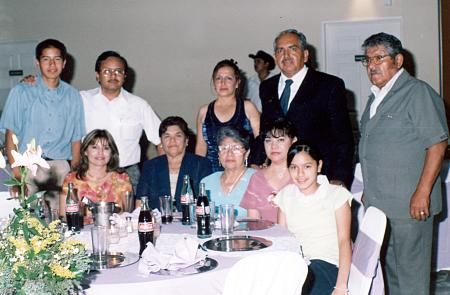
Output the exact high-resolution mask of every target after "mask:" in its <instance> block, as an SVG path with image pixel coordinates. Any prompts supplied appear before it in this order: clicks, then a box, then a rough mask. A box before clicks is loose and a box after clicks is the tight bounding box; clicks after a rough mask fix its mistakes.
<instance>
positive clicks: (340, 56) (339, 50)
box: [322, 17, 402, 130]
mask: <svg viewBox="0 0 450 295" xmlns="http://www.w3.org/2000/svg"><path fill="white" fill-rule="evenodd" d="M401 25H402V19H401V18H400V17H396V18H381V19H374V20H367V21H335V22H324V23H323V24H322V26H323V31H322V34H323V35H322V40H323V44H324V46H323V47H324V56H323V64H324V69H325V72H327V73H330V74H332V75H335V76H338V77H340V78H342V79H343V80H344V81H345V86H346V88H347V90H348V91H349V97H348V108H349V111H350V116H351V119H352V123H353V124H354V130H357V129H358V123H359V120H360V118H361V115H362V112H363V111H364V108H365V106H366V103H367V99H368V96H369V94H370V86H371V84H370V82H369V79H368V78H367V74H366V69H365V67H363V66H362V64H361V62H358V61H355V56H358V55H362V54H363V52H362V49H361V44H362V43H363V42H364V40H365V39H367V38H368V37H369V36H370V35H372V34H376V33H379V32H385V33H389V34H392V35H394V36H396V37H397V38H399V39H400V40H402V30H401Z"/></svg>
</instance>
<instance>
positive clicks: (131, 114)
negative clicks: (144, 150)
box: [80, 51, 161, 191]
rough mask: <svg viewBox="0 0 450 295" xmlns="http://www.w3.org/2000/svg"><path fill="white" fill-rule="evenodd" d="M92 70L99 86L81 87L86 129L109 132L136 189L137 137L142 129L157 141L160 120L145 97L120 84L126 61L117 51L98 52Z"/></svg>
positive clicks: (124, 75) (125, 68) (153, 140)
mask: <svg viewBox="0 0 450 295" xmlns="http://www.w3.org/2000/svg"><path fill="white" fill-rule="evenodd" d="M95 72H96V79H97V81H98V83H99V84H100V87H98V88H95V89H91V90H87V91H80V94H81V96H82V98H83V104H84V112H85V118H86V132H90V131H91V130H93V129H106V130H108V131H109V132H110V133H111V134H112V136H113V138H114V141H115V142H116V144H117V147H118V149H119V157H120V167H121V168H123V169H125V170H126V172H127V173H128V175H129V176H130V180H131V182H132V184H133V190H134V191H136V186H137V183H138V182H139V177H140V171H139V167H138V164H139V161H140V156H141V149H140V146H139V139H140V138H141V136H142V131H143V130H144V131H145V134H146V136H147V139H148V140H149V141H150V142H152V143H153V144H155V145H159V143H160V138H159V136H158V128H159V124H160V123H161V121H160V119H159V118H158V116H157V115H156V114H155V112H154V111H153V109H152V107H151V106H150V105H149V104H148V103H147V101H145V100H144V99H142V98H140V97H138V96H136V95H133V94H131V93H129V92H128V91H126V90H125V89H123V88H122V85H123V83H124V82H125V78H126V75H127V72H128V63H127V61H126V59H125V58H124V57H122V56H121V55H120V54H118V53H117V52H114V51H105V52H103V53H102V54H100V55H99V57H98V58H97V61H96V63H95Z"/></svg>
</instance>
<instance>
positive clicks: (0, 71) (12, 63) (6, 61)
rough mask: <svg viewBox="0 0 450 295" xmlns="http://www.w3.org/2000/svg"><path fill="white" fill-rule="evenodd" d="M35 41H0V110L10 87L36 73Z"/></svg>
mask: <svg viewBox="0 0 450 295" xmlns="http://www.w3.org/2000/svg"><path fill="white" fill-rule="evenodd" d="M37 43H38V42H37V41H24V42H2V43H0V111H2V110H3V106H4V105H5V102H6V98H7V97H8V93H9V91H10V90H11V88H13V87H14V85H16V84H17V83H19V81H20V80H21V79H22V78H23V77H24V75H29V74H36V67H35V64H36V62H35V60H36V59H35V54H34V51H35V48H36V45H37Z"/></svg>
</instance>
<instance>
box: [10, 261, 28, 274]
mask: <svg viewBox="0 0 450 295" xmlns="http://www.w3.org/2000/svg"><path fill="white" fill-rule="evenodd" d="M21 266H22V267H25V266H26V265H25V262H24V261H19V262H16V263H14V264H13V267H12V269H13V272H17V271H18V270H19V267H21Z"/></svg>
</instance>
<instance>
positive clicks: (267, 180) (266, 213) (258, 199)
mask: <svg viewBox="0 0 450 295" xmlns="http://www.w3.org/2000/svg"><path fill="white" fill-rule="evenodd" d="M265 127H266V128H265V129H264V130H265V133H263V134H264V137H265V138H264V149H265V152H266V155H267V158H268V162H269V166H268V167H267V168H265V169H260V170H258V171H257V172H255V174H253V175H252V177H251V178H250V183H249V184H248V187H247V191H246V192H245V194H244V197H243V198H242V201H241V204H240V206H241V207H242V208H245V209H247V216H248V217H249V218H256V219H264V220H269V221H272V222H277V211H278V209H277V206H276V205H275V204H274V203H273V198H274V196H275V195H276V194H277V193H278V191H279V190H280V189H282V188H283V187H284V186H286V185H287V184H290V183H292V180H291V177H290V176H289V170H288V167H287V153H288V150H289V147H290V146H291V144H292V143H293V142H294V141H296V139H297V138H296V137H295V127H294V125H293V124H292V123H291V122H289V121H287V120H286V119H284V118H280V119H277V120H275V121H273V122H271V123H269V124H268V125H267V126H265Z"/></svg>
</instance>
